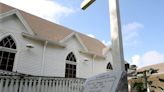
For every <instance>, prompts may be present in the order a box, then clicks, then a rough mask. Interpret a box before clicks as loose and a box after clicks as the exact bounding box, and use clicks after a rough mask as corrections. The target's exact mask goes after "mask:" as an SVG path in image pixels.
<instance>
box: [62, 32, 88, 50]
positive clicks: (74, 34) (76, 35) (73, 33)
mask: <svg viewBox="0 0 164 92" xmlns="http://www.w3.org/2000/svg"><path fill="white" fill-rule="evenodd" d="M73 36H75V37H76V39H77V40H78V41H79V43H80V44H81V45H82V47H83V48H84V50H85V51H88V49H87V47H86V46H85V45H84V43H83V42H82V41H81V39H80V37H79V36H78V34H76V33H75V32H72V33H71V34H69V35H68V36H66V37H65V38H64V39H62V40H61V41H60V43H64V42H65V41H67V40H69V39H70V38H71V37H73Z"/></svg>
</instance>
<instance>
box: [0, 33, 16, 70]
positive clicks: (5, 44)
mask: <svg viewBox="0 0 164 92" xmlns="http://www.w3.org/2000/svg"><path fill="white" fill-rule="evenodd" d="M15 53H16V43H15V42H14V40H13V38H12V37H11V36H7V37H5V38H3V39H2V40H1V41H0V69H2V70H7V71H12V70H13V64H14V59H15Z"/></svg>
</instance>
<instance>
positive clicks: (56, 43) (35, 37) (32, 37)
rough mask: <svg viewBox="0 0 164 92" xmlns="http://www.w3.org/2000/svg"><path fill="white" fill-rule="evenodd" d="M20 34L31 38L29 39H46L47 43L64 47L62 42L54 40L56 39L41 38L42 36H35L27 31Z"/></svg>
mask: <svg viewBox="0 0 164 92" xmlns="http://www.w3.org/2000/svg"><path fill="white" fill-rule="evenodd" d="M22 36H23V37H27V38H31V39H34V40H39V41H48V43H50V44H53V45H56V46H59V47H62V48H65V47H66V46H65V45H64V44H62V43H59V42H56V41H51V40H48V39H45V38H42V37H37V36H34V35H31V34H28V33H25V32H22Z"/></svg>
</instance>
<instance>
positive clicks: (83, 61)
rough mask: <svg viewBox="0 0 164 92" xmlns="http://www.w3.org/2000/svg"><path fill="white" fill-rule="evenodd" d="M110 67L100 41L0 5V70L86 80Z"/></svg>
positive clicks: (108, 50)
mask: <svg viewBox="0 0 164 92" xmlns="http://www.w3.org/2000/svg"><path fill="white" fill-rule="evenodd" d="M112 64H113V62H112V59H111V49H110V47H107V46H105V45H104V44H103V43H102V42H101V41H99V40H97V39H95V38H91V37H89V36H86V35H84V34H82V33H79V32H76V31H73V30H71V29H69V28H66V27H63V26H61V25H58V24H55V23H52V22H49V21H47V20H45V19H42V18H39V17H37V16H34V15H32V14H29V13H26V12H24V11H21V10H19V9H16V8H13V7H11V6H8V5H5V4H2V3H0V70H3V71H11V72H18V73H23V74H29V75H36V76H56V77H66V78H87V77H90V76H93V75H95V74H99V73H103V72H105V71H107V70H108V69H112Z"/></svg>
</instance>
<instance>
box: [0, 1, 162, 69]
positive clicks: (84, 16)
mask: <svg viewBox="0 0 164 92" xmlns="http://www.w3.org/2000/svg"><path fill="white" fill-rule="evenodd" d="M82 1H83V0H1V2H3V3H6V4H8V5H11V6H14V7H16V8H19V9H21V10H24V11H27V12H29V13H32V14H34V15H37V16H39V17H42V18H45V19H48V20H50V21H53V22H55V23H58V24H61V25H63V26H66V27H68V28H71V29H74V30H76V31H79V32H81V33H84V34H86V35H89V36H92V37H95V38H97V39H99V40H100V41H102V42H104V43H105V44H108V45H110V44H111V42H110V25H109V12H108V0H96V2H94V3H93V4H92V5H91V6H90V7H89V8H88V9H87V10H85V11H83V10H81V9H80V3H81V2H82ZM119 3H120V14H121V24H122V34H123V42H124V43H123V44H124V56H125V60H127V61H128V62H130V63H131V64H136V65H138V66H139V67H143V66H146V65H151V64H155V63H160V62H164V41H163V39H164V36H163V35H164V12H163V9H164V5H163V4H164V0H158V1H157V0H120V2H119Z"/></svg>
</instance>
